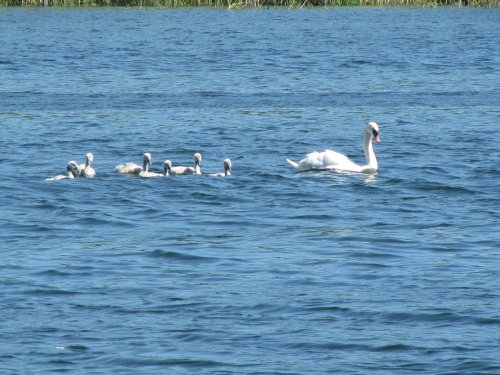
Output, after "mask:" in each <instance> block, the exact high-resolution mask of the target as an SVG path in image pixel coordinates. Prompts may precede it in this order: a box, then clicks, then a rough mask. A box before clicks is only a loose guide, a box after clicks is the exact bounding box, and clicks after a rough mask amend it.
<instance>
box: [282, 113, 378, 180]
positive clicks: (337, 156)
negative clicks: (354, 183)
mask: <svg viewBox="0 0 500 375" xmlns="http://www.w3.org/2000/svg"><path fill="white" fill-rule="evenodd" d="M372 138H374V139H375V141H376V142H377V143H379V142H380V137H379V126H378V125H377V123H375V122H373V121H370V122H369V123H368V125H366V127H365V130H364V137H363V149H364V151H365V157H366V163H367V164H366V165H358V164H356V163H354V162H353V161H352V160H351V159H349V158H348V157H347V156H345V155H343V154H341V153H339V152H336V151H331V150H325V151H323V152H316V151H314V152H311V153H310V154H307V155H306V157H305V158H304V159H302V160H301V161H300V162H298V163H296V162H294V161H292V160H289V159H286V160H287V162H288V163H289V164H290V165H291V166H292V167H293V168H295V169H299V170H301V171H307V170H314V169H323V170H324V169H333V170H339V171H348V172H363V173H373V172H375V171H376V170H377V169H378V163H377V158H376V156H375V152H374V151H373V145H372Z"/></svg>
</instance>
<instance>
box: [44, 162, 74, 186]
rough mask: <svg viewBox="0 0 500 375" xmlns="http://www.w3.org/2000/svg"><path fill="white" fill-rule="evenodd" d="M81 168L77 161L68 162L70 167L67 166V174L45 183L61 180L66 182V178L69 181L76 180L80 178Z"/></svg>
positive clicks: (52, 178) (48, 179) (49, 179)
mask: <svg viewBox="0 0 500 375" xmlns="http://www.w3.org/2000/svg"><path fill="white" fill-rule="evenodd" d="M80 172H81V171H80V167H79V165H78V164H77V162H76V161H74V160H71V161H69V162H68V165H66V174H59V175H57V176H54V177H51V178H47V179H45V181H59V180H64V179H66V178H68V179H74V178H77V177H78V176H80Z"/></svg>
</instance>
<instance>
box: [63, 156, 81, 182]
mask: <svg viewBox="0 0 500 375" xmlns="http://www.w3.org/2000/svg"><path fill="white" fill-rule="evenodd" d="M66 171H67V172H68V173H71V174H72V175H73V177H74V178H77V177H78V176H79V175H80V167H79V166H78V164H77V162H76V161H74V160H71V161H69V162H68V165H67V166H66Z"/></svg>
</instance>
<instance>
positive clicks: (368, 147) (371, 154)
mask: <svg viewBox="0 0 500 375" xmlns="http://www.w3.org/2000/svg"><path fill="white" fill-rule="evenodd" d="M363 142H364V143H363V149H364V151H365V157H366V163H367V164H368V167H370V168H373V169H377V168H378V163H377V157H376V156H375V151H373V145H372V136H371V134H370V133H369V132H365V135H364V140H363Z"/></svg>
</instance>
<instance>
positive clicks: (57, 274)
mask: <svg viewBox="0 0 500 375" xmlns="http://www.w3.org/2000/svg"><path fill="white" fill-rule="evenodd" d="M35 275H37V276H47V277H68V276H72V273H71V272H63V271H59V270H46V271H41V272H36V273H35Z"/></svg>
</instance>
